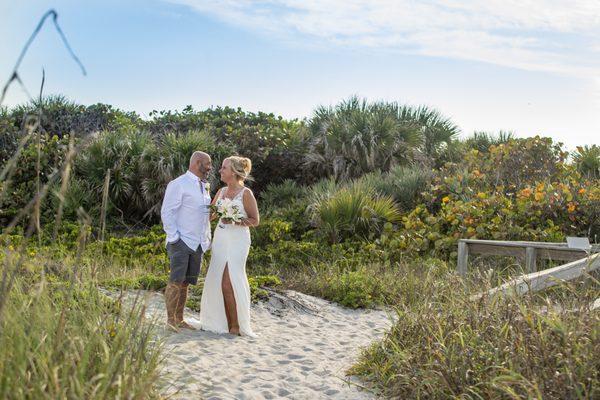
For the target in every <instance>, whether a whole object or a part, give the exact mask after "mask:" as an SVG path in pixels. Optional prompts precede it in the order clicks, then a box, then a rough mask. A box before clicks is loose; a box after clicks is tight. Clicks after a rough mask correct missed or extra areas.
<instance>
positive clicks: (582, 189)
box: [577, 188, 585, 194]
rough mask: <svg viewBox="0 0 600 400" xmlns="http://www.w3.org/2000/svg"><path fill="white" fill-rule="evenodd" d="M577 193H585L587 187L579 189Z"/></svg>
mask: <svg viewBox="0 0 600 400" xmlns="http://www.w3.org/2000/svg"><path fill="white" fill-rule="evenodd" d="M577 193H579V194H585V188H581V189H579V191H578V192H577Z"/></svg>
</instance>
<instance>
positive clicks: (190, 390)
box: [146, 291, 390, 399]
mask: <svg viewBox="0 0 600 400" xmlns="http://www.w3.org/2000/svg"><path fill="white" fill-rule="evenodd" d="M146 298H147V305H148V313H149V316H150V317H152V318H155V319H159V320H160V321H164V319H165V310H164V302H163V297H162V295H161V294H158V293H150V292H148V293H147V297H146ZM197 318H198V314H197V313H194V312H192V311H190V310H186V320H187V321H188V322H190V323H192V324H193V325H196V326H197V322H198V319H197ZM252 324H253V329H254V331H255V332H256V333H257V334H259V335H260V336H259V337H258V338H247V337H234V336H230V335H227V334H225V335H217V334H213V333H209V332H203V331H195V332H194V331H182V332H181V333H168V332H167V331H165V330H164V329H163V328H161V330H160V334H161V336H163V338H164V341H165V355H166V357H167V358H166V360H165V362H164V368H163V371H162V381H163V387H164V394H165V395H166V396H169V397H171V396H172V397H171V398H178V399H200V398H201V399H280V398H286V399H372V398H374V397H375V396H374V395H373V394H372V393H369V392H368V391H365V390H361V389H360V388H359V387H358V386H357V385H355V384H349V383H347V381H348V380H349V379H350V380H352V381H353V382H358V381H356V380H355V379H351V378H348V377H346V376H345V374H344V372H345V370H346V369H347V368H348V367H350V366H351V365H352V363H353V361H354V360H355V359H356V357H357V356H358V354H359V352H360V348H361V347H363V346H366V345H368V344H369V343H371V342H373V341H374V340H376V339H377V338H380V337H381V336H382V334H383V333H384V332H385V331H386V330H387V329H388V328H389V326H390V319H389V316H388V314H387V313H386V312H384V311H375V310H350V309H346V308H343V307H340V306H338V305H336V304H333V303H330V302H328V301H325V300H322V299H319V298H316V297H312V296H307V295H304V294H301V293H297V292H292V291H286V292H285V296H279V295H275V296H273V297H272V298H271V300H270V301H269V302H263V303H259V304H255V305H253V307H252ZM161 326H163V325H162V324H161Z"/></svg>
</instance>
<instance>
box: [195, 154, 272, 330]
mask: <svg viewBox="0 0 600 400" xmlns="http://www.w3.org/2000/svg"><path fill="white" fill-rule="evenodd" d="M251 169H252V163H251V161H250V160H249V159H248V158H244V157H237V156H232V157H228V158H226V159H225V160H223V164H222V165H221V169H220V170H219V173H220V174H221V181H222V182H223V183H225V184H226V186H224V187H222V188H221V189H220V190H219V191H218V192H217V195H216V196H215V198H214V199H213V201H212V204H213V205H219V202H227V201H228V200H226V199H229V201H231V204H235V205H237V206H238V209H239V211H240V214H241V216H242V219H241V221H239V222H232V221H231V220H226V219H224V218H221V219H220V220H219V223H218V224H217V227H216V228H215V232H214V236H213V242H212V254H211V258H210V265H209V267H208V272H207V273H206V279H205V280H204V289H203V291H202V300H201V303H200V326H201V329H203V330H207V331H211V332H216V333H227V332H229V333H231V334H233V335H238V336H242V335H243V336H250V337H256V334H255V333H254V332H253V331H252V328H251V326H250V286H249V285H248V277H247V276H246V258H247V257H248V252H249V250H250V227H254V226H258V224H259V220H260V217H259V215H258V206H257V204H256V199H255V198H254V194H253V193H252V191H251V190H250V189H248V188H247V187H246V186H244V181H246V180H247V179H248V178H249V177H250V171H251ZM213 217H214V216H213Z"/></svg>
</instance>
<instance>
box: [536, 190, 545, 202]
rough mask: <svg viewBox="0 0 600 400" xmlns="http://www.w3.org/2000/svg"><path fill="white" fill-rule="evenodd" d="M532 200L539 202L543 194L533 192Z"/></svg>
mask: <svg viewBox="0 0 600 400" xmlns="http://www.w3.org/2000/svg"><path fill="white" fill-rule="evenodd" d="M534 198H535V200H536V201H540V200H542V199H543V198H544V193H543V192H535V196H534Z"/></svg>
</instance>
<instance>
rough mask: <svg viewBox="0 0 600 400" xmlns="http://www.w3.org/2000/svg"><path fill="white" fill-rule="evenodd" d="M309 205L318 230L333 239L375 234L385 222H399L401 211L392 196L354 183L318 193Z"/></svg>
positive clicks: (336, 240)
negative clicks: (332, 190)
mask: <svg viewBox="0 0 600 400" xmlns="http://www.w3.org/2000/svg"><path fill="white" fill-rule="evenodd" d="M315 197H316V200H315V202H313V203H312V204H311V206H310V211H311V219H312V222H313V224H314V225H315V226H316V227H317V229H318V231H319V233H320V234H321V235H322V236H323V237H325V238H326V239H327V240H328V241H329V242H330V243H338V242H341V241H343V240H347V239H350V238H352V237H361V238H365V239H367V238H370V239H372V238H375V237H377V236H378V235H379V234H380V233H381V231H382V229H383V225H384V224H385V223H386V222H398V221H399V220H400V213H399V211H398V209H397V207H396V204H395V203H394V201H393V199H392V198H391V197H389V196H385V195H379V194H377V193H376V192H375V190H373V189H372V188H370V187H367V186H365V185H361V184H358V183H356V184H352V185H349V186H348V187H343V188H342V189H340V190H338V191H337V192H335V193H333V194H329V193H327V194H325V195H318V196H315Z"/></svg>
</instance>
